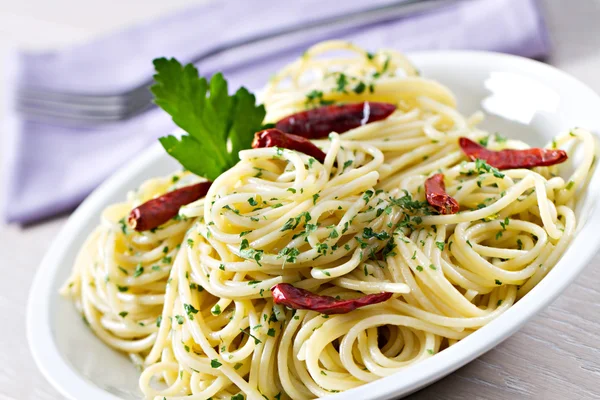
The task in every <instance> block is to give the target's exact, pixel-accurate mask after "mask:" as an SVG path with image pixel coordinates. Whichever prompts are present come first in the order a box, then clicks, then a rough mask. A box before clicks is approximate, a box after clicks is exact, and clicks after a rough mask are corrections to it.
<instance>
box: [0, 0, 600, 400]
mask: <svg viewBox="0 0 600 400" xmlns="http://www.w3.org/2000/svg"><path fill="white" fill-rule="evenodd" d="M192 2H193V0H169V1H164V0H145V1H143V2H142V1H134V0H128V1H123V0H86V1H79V0H52V1H48V0H21V1H19V2H16V1H12V2H10V3H9V2H8V1H7V0H4V1H2V6H1V7H0V57H2V56H3V54H4V53H5V50H6V49H8V48H9V47H10V46H12V45H15V44H19V45H22V46H27V47H30V48H48V47H52V46H56V45H63V44H68V43H73V42H76V41H84V40H87V39H89V38H91V37H93V36H95V35H98V34H102V33H105V32H108V31H111V30H114V29H118V28H119V27H123V26H126V25H128V24H131V23H134V22H136V21H140V20H144V19H147V18H152V17H154V16H157V15H160V14H161V13H163V12H167V11H171V10H174V9H176V8H180V7H183V6H185V5H186V4H189V3H192ZM542 4H543V6H544V9H545V15H546V20H547V23H548V25H549V27H550V30H551V35H552V41H553V44H554V55H553V57H552V59H551V60H550V62H551V63H552V64H554V65H556V66H558V67H559V68H561V69H563V70H565V71H567V72H569V73H571V74H573V75H574V76H576V77H578V78H579V79H581V80H582V81H584V82H586V83H587V84H588V85H590V86H591V87H592V88H593V89H595V90H596V91H598V92H600V23H599V21H600V0H543V1H542ZM1 65H2V64H1V63H0V76H2V71H1V68H2V66H1ZM0 84H2V82H0ZM598 112H600V110H598ZM0 137H2V134H1V133H0ZM0 161H1V160H0ZM0 165H1V164H0ZM64 222H65V217H62V218H57V219H54V220H52V221H48V222H44V223H41V224H38V225H35V226H31V227H28V228H19V227H16V226H6V225H0V261H1V264H0V265H1V278H0V316H1V321H2V325H1V328H0V400H6V399H18V400H57V399H62V397H61V396H60V395H59V394H58V393H57V391H56V390H55V389H53V388H52V387H51V386H50V384H49V383H48V382H46V380H45V379H44V378H43V377H42V376H41V374H40V373H39V372H38V370H37V368H36V366H35V364H34V362H33V359H32V357H31V355H30V354H29V350H28V347H27V341H26V338H25V308H26V302H27V295H28V291H29V287H30V284H31V280H32V278H33V275H34V273H35V270H36V269H37V267H38V264H39V262H40V260H41V258H42V256H43V254H44V252H45V251H46V250H47V248H48V246H49V245H50V243H51V241H52V239H53V237H54V236H55V235H56V233H57V232H58V230H59V229H60V228H61V226H62V225H63V224H64ZM599 289H600V256H596V257H595V259H594V260H593V262H592V263H591V264H590V265H589V266H588V268H587V269H586V270H585V272H584V273H583V274H582V276H581V277H580V278H579V279H578V280H577V282H576V283H574V284H573V285H571V286H570V288H569V289H568V290H567V291H566V292H565V293H564V294H563V295H562V296H561V297H560V298H559V299H558V300H557V301H556V302H555V303H554V304H552V305H551V306H550V307H549V308H548V309H547V310H546V311H545V312H543V313H542V314H541V315H539V316H537V317H536V318H534V320H533V321H531V322H530V323H529V324H527V325H526V326H525V327H524V328H523V329H522V330H521V331H519V332H518V333H517V334H515V335H514V336H513V337H511V338H510V339H508V340H507V341H505V342H504V343H502V344H501V345H500V346H498V347H496V348H495V349H494V350H492V351H490V352H488V353H487V354H485V355H483V356H482V357H480V358H479V359H477V360H476V361H474V362H472V363H470V364H469V365H467V366H466V367H463V368H462V369H460V370H458V371H457V372H455V373H453V374H452V375H450V376H448V377H447V378H445V379H443V380H441V381H440V382H438V383H436V384H434V385H432V386H430V387H428V388H427V389H425V390H422V391H421V392H419V393H417V394H415V395H413V396H412V397H411V398H414V399H526V398H532V399H600V290H599ZM399 379H402V378H401V377H399ZM82 400H85V399H82Z"/></svg>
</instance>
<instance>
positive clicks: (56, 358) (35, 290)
mask: <svg viewBox="0 0 600 400" xmlns="http://www.w3.org/2000/svg"><path fill="white" fill-rule="evenodd" d="M406 55H407V57H408V58H409V59H411V61H414V63H415V64H416V65H417V66H419V63H420V62H424V63H428V62H429V63H431V62H434V61H435V62H440V60H445V61H447V60H449V59H455V58H463V59H468V60H469V62H474V61H476V62H483V63H490V61H493V62H500V63H505V62H510V63H513V64H514V63H516V66H517V67H520V68H522V69H523V70H526V71H532V70H534V71H535V72H536V73H537V72H539V73H542V74H544V75H550V76H554V77H556V79H557V82H558V81H562V82H564V83H565V84H567V85H569V86H571V85H574V86H576V88H575V89H577V92H587V97H590V96H591V98H593V99H594V100H595V102H596V103H597V104H596V106H597V107H598V108H599V109H600V96H599V95H598V94H596V93H595V92H594V91H593V90H592V89H591V88H589V87H588V86H587V85H586V84H584V83H583V82H581V81H579V80H578V79H577V78H575V77H573V76H571V75H569V74H567V73H566V72H563V71H561V70H559V69H558V68H556V67H553V66H551V65H547V64H544V63H541V62H539V61H535V60H531V59H527V58H524V57H520V56H515V55H509V54H504V53H497V52H489V51H472V50H432V51H413V52H407V53H406ZM513 68H514V66H513ZM588 106H589V105H588ZM594 122H596V123H597V124H598V126H594V127H590V128H593V129H594V128H595V129H597V130H598V131H597V132H595V136H596V138H597V137H598V135H600V117H598V118H597V120H596V119H594ZM163 156H164V151H163V149H162V147H161V146H160V144H159V143H155V144H153V145H151V146H150V147H149V148H147V149H146V150H144V151H143V152H142V153H141V154H140V155H138V156H136V157H134V158H133V159H131V160H130V161H129V162H128V163H127V164H126V165H124V166H123V167H121V168H120V169H119V170H118V171H117V172H116V173H114V174H112V175H111V176H110V177H109V178H108V179H106V180H105V181H104V182H103V183H102V184H101V185H100V186H98V188H96V189H95V190H94V191H93V192H92V193H91V194H90V195H89V196H88V197H87V198H86V199H85V200H84V201H83V203H82V204H81V205H80V206H79V207H78V208H77V209H76V210H75V211H74V212H73V214H72V215H71V216H70V217H69V218H68V220H67V222H66V223H65V225H64V226H63V227H62V228H61V230H60V232H59V233H58V235H57V236H56V237H55V239H54V240H53V242H52V244H51V245H50V247H49V249H48V251H47V252H46V254H45V255H44V257H43V259H42V261H41V263H40V266H39V267H38V270H37V271H36V273H35V277H34V280H33V283H32V285H31V287H30V291H29V296H28V302H27V303H28V304H27V311H26V314H27V315H26V334H27V341H28V344H29V349H30V352H31V354H32V356H33V358H34V361H35V363H36V365H37V367H38V369H39V370H40V371H41V372H42V374H43V375H44V377H45V378H46V379H47V380H48V381H49V382H50V384H51V385H52V386H53V387H54V388H55V389H57V390H58V391H59V392H60V393H61V394H62V395H64V396H65V397H67V398H68V399H72V400H76V399H78V398H81V397H78V396H81V395H85V396H86V399H89V400H119V397H117V396H115V395H113V394H111V393H109V392H107V391H105V390H103V389H101V388H100V387H98V386H96V385H95V384H94V383H92V382H89V381H88V380H87V378H85V377H84V376H83V375H81V374H80V373H78V372H76V371H75V370H74V369H73V368H72V367H71V366H70V365H69V363H68V362H67V360H65V359H64V358H63V357H62V355H61V353H60V352H59V350H58V347H57V345H56V343H55V340H54V338H53V333H52V330H51V324H50V313H49V312H45V313H44V312H42V313H40V312H39V310H40V309H43V310H47V309H48V308H47V307H46V306H47V304H48V301H47V299H49V298H50V296H58V293H54V292H53V290H52V285H51V284H52V282H53V277H54V276H55V275H56V274H57V273H58V271H59V270H60V268H65V267H64V266H62V265H61V262H60V260H61V259H62V258H64V257H65V253H66V252H67V248H68V247H69V243H70V242H71V241H72V240H73V238H74V236H75V233H76V231H77V230H78V229H79V226H80V225H81V224H83V223H84V221H86V215H87V216H88V217H89V216H91V215H93V214H94V210H96V209H98V208H99V207H100V208H101V207H102V206H103V203H104V200H105V199H104V198H105V197H106V196H107V195H108V193H109V192H110V189H111V187H114V186H118V185H120V184H122V183H124V182H126V181H128V180H130V179H131V176H133V175H135V173H136V172H137V171H139V170H140V169H142V168H144V166H145V165H148V163H150V162H152V161H153V160H155V159H157V158H160V157H163ZM599 169H600V167H599V165H598V164H597V165H595V166H594V170H593V176H592V178H591V180H590V182H589V183H588V188H590V187H593V186H592V185H593V184H600V172H599ZM588 190H589V189H588ZM593 193H596V194H597V195H598V194H600V189H596V190H595V191H594V192H593ZM597 223H600V211H599V210H598V207H594V208H593V209H592V211H591V212H590V214H589V216H588V219H587V221H586V223H585V225H584V226H583V227H582V228H581V229H580V230H579V231H578V232H577V233H576V235H575V237H574V238H573V239H572V242H571V243H570V244H569V246H568V248H567V250H566V252H565V255H566V254H570V253H576V254H577V260H576V262H575V263H573V264H574V265H573V264H571V265H567V262H566V261H565V257H564V256H563V257H561V259H560V260H559V261H558V263H557V264H556V265H555V267H554V268H553V269H552V270H551V271H550V272H549V273H548V275H547V276H546V277H545V278H544V279H542V281H541V282H539V283H538V284H537V285H536V286H535V287H534V288H533V289H532V291H531V292H530V293H529V294H528V295H527V296H524V297H523V298H522V299H520V300H519V302H517V303H515V305H513V306H512V307H510V308H509V309H508V310H507V311H505V312H504V313H503V314H502V315H500V316H499V317H498V318H496V319H494V320H493V321H491V322H490V323H488V324H487V325H485V326H483V327H482V328H480V329H478V330H477V331H476V332H474V333H472V334H471V335H469V336H468V337H467V338H465V339H463V340H461V341H459V342H458V343H457V344H455V345H453V346H452V347H449V348H447V349H445V350H444V351H442V352H440V353H438V354H436V355H435V356H433V357H430V358H428V359H426V360H423V361H421V362H419V363H417V364H414V365H411V366H410V367H407V369H406V372H405V374H408V377H406V376H404V377H403V380H402V382H403V383H402V384H401V385H398V384H394V382H395V381H396V382H397V379H395V378H397V374H398V372H397V373H394V374H392V375H390V376H387V377H384V378H381V379H378V380H376V381H374V382H371V383H367V384H364V385H361V386H359V387H357V388H354V389H351V391H346V392H342V393H339V394H333V395H331V396H327V397H326V399H329V400H342V398H344V397H345V396H348V395H349V394H351V395H353V396H358V397H357V398H365V399H367V398H368V399H372V400H379V399H386V398H390V397H393V396H394V395H395V393H394V392H395V391H401V392H402V395H403V396H404V395H408V394H410V393H412V392H414V391H415V390H417V389H419V388H422V387H424V386H426V385H429V384H431V383H432V382H434V381H436V380H438V379H441V378H442V377H444V376H446V375H448V374H450V373H452V372H453V371H455V370H456V369H458V368H459V367H461V366H463V365H466V364H467V363H469V362H471V361H472V360H474V359H475V358H477V357H479V356H480V355H482V354H484V353H485V352H487V351H489V350H490V349H492V348H493V347H495V346H496V345H498V344H499V343H501V342H502V341H504V340H506V339H507V338H508V337H509V336H511V335H513V334H514V333H515V332H516V331H517V330H518V329H519V328H521V326H523V325H524V324H525V323H527V322H529V321H530V320H531V318H532V317H533V316H534V315H535V314H537V313H539V312H541V311H542V310H543V309H545V308H546V307H547V306H548V305H549V304H550V303H551V302H552V301H554V300H555V299H556V298H557V297H558V296H559V295H560V294H562V293H563V291H564V290H565V289H566V288H567V286H569V285H570V284H571V283H572V282H573V281H574V280H575V279H576V278H577V277H578V276H579V274H580V273H581V272H582V271H583V269H584V268H585V267H587V266H588V264H589V262H590V260H591V259H592V257H593V256H594V255H595V254H596V252H597V249H598V248H599V247H600V235H597V234H596V235H594V234H588V235H587V236H586V237H585V239H580V240H577V238H578V237H579V236H585V234H586V233H590V232H591V233H593V227H594V225H595V224H597ZM567 261H568V260H567ZM559 273H560V274H561V276H560V277H559V276H558V274H559ZM551 276H552V277H553V278H552V279H549V277H551ZM555 276H556V277H555ZM494 330H495V331H494ZM486 336H487V337H486ZM461 353H462V354H461ZM406 381H408V382H406ZM361 396H362V397H361ZM346 398H347V397H346Z"/></svg>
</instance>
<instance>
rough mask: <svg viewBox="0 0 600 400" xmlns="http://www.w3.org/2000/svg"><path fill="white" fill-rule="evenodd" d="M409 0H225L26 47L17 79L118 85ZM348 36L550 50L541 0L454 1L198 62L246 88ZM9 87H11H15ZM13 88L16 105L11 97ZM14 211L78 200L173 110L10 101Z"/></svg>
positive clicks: (9, 202)
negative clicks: (130, 111) (56, 111)
mask: <svg viewBox="0 0 600 400" xmlns="http://www.w3.org/2000/svg"><path fill="white" fill-rule="evenodd" d="M395 3H398V0H370V1H368V2H366V1H363V0H345V1H322V0H305V1H296V2H282V1H276V0H255V1H251V2H250V1H244V0H237V1H234V0H229V1H227V0H222V1H219V2H214V3H211V4H208V5H203V6H196V7H194V8H190V9H187V10H184V11H183V12H179V13H176V14H173V15H169V16H166V17H164V18H162V19H159V20H155V21H150V22H148V23H145V24H143V25H139V26H136V27H133V28H131V29H127V30H125V31H121V32H118V33H115V34H113V35H111V36H107V37H104V38H101V39H99V40H96V41H94V42H91V43H87V44H84V45H79V46H74V47H71V48H68V49H65V50H60V51H56V52H48V53H20V54H18V55H17V57H16V58H15V59H14V60H13V61H14V62H13V63H12V65H9V66H8V67H9V68H7V69H8V70H9V71H11V77H10V78H11V79H9V80H8V81H9V82H11V83H13V84H14V85H15V86H16V85H18V84H19V83H22V82H26V83H27V84H29V85H34V86H39V87H44V88H56V89H59V90H62V91H75V92H87V93H114V92H120V91H123V90H126V89H128V88H131V87H135V86H136V84H139V83H141V82H143V81H145V80H146V79H147V78H148V77H149V76H151V74H152V62H151V61H152V59H154V58H156V57H160V56H168V57H177V58H178V59H180V60H181V61H184V62H185V61H186V60H191V59H193V58H194V56H196V55H198V54H200V53H203V52H204V51H207V50H210V49H212V48H215V47H216V46H219V45H222V44H225V43H229V42H230V41H232V40H236V39H241V38H244V37H248V35H256V34H257V33H266V32H270V31H272V30H276V29H277V28H282V27H286V26H291V25H302V24H305V23H307V22H310V21H318V20H320V19H324V18H328V17H334V16H336V15H343V14H346V13H349V12H354V11H361V10H368V9H371V8H373V7H376V6H384V5H389V4H395ZM331 38H340V39H346V40H351V41H353V42H355V43H357V44H359V45H361V46H364V47H365V48H368V49H371V50H375V49H377V48H380V47H392V48H397V49H399V50H402V51H407V50H415V49H480V50H493V51H501V52H507V53H513V54H518V55H522V56H526V57H544V56H546V55H547V54H548V51H549V46H548V41H547V33H546V30H545V27H544V25H543V22H542V21H541V18H540V12H539V10H538V7H537V3H536V1H535V0H470V1H459V2H452V3H444V4H443V5H441V6H440V7H436V8H433V9H429V10H427V11H415V12H414V13H412V14H409V15H404V16H402V17H397V18H390V17H389V16H387V17H386V16H385V15H383V16H381V18H380V19H379V20H377V21H369V22H368V23H365V22H364V21H363V22H361V21H360V19H358V20H356V21H353V22H352V24H350V25H349V24H345V25H343V26H331V27H325V28H320V29H311V30H307V31H303V32H301V33H298V34H293V35H291V36H289V37H285V38H280V39H275V40H269V41H267V42H262V43H259V44H256V45H252V46H249V47H247V48H242V49H236V50H233V51H229V52H225V53H222V54H220V55H219V56H216V57H214V58H211V59H209V60H207V61H206V62H203V63H201V64H200V65H198V68H199V70H200V72H201V73H202V74H206V75H210V74H212V73H214V72H216V71H223V72H224V74H225V76H226V78H227V79H228V80H229V82H230V88H232V89H234V88H237V87H238V86H241V85H244V86H246V87H248V88H249V89H251V90H256V89H258V88H260V87H261V86H262V85H264V84H265V83H266V81H267V80H268V77H269V76H270V75H272V74H273V73H274V72H275V71H277V70H278V69H279V68H280V67H282V66H283V65H285V64H286V63H288V62H289V61H291V60H293V59H294V58H295V57H297V56H299V55H300V54H301V53H302V52H303V51H304V49H306V47H308V46H310V45H311V44H314V43H316V42H318V41H321V40H325V39H331ZM13 89H14V87H13V88H10V87H9V90H13ZM10 100H11V99H10V93H9V101H8V102H7V103H8V106H9V108H10V107H11V101H10ZM7 115H8V117H7V118H6V126H5V128H6V132H7V134H8V140H7V142H8V144H7V146H6V147H5V149H6V150H5V151H6V157H5V159H6V161H7V165H6V166H5V168H4V170H5V172H6V174H7V175H6V177H5V178H6V179H5V182H6V185H7V187H6V190H4V191H3V193H5V196H4V197H5V198H4V216H5V219H6V220H7V221H9V222H19V223H30V222H34V221H36V220H40V219H43V218H47V217H50V216H52V215H55V214H57V213H60V212H64V211H67V210H70V209H72V208H73V207H75V206H76V205H77V204H79V202H81V201H82V200H83V198H84V197H85V196H87V195H88V194H89V193H90V192H91V191H92V190H93V189H94V188H95V187H96V186H97V185H98V184H99V183H100V182H102V181H103V180H104V179H105V178H106V177H108V176H109V175H110V174H111V173H113V172H114V171H115V169H117V168H118V167H119V166H121V165H123V164H124V163H125V162H126V161H128V160H129V159H130V158H131V157H132V156H135V155H136V154H138V153H139V152H140V151H141V150H142V149H143V148H145V147H147V146H148V145H149V144H150V143H153V142H154V141H155V140H156V138H157V137H159V136H162V135H165V134H168V133H169V132H170V131H171V130H172V129H173V128H174V125H173V123H172V121H171V120H170V118H169V116H168V115H167V114H166V113H164V112H163V111H161V110H159V109H152V110H150V111H148V112H146V113H145V114H142V115H139V116H137V117H135V118H132V119H130V120H127V121H124V122H119V123H110V124H104V125H96V126H73V125H71V126H61V125H60V124H58V123H49V122H39V121H35V120H33V119H30V118H27V117H26V116H23V115H17V114H16V113H15V112H13V111H11V110H10V109H9V110H8V112H7Z"/></svg>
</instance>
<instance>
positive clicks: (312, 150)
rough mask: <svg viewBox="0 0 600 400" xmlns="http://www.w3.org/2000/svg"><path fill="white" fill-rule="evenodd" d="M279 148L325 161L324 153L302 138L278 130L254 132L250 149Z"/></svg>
mask: <svg viewBox="0 0 600 400" xmlns="http://www.w3.org/2000/svg"><path fill="white" fill-rule="evenodd" d="M262 147H281V148H284V149H288V150H296V151H299V152H302V153H304V154H306V155H309V156H311V157H314V158H316V159H317V160H318V161H319V162H321V163H322V162H324V161H325V153H323V151H322V150H321V149H319V148H318V147H317V146H315V145H314V144H313V143H312V142H311V141H310V140H308V139H306V138H303V137H302V136H298V135H292V134H290V133H283V132H281V131H280V130H279V129H275V128H271V129H265V130H264V131H260V132H256V133H255V134H254V140H253V141H252V148H253V149H258V148H262Z"/></svg>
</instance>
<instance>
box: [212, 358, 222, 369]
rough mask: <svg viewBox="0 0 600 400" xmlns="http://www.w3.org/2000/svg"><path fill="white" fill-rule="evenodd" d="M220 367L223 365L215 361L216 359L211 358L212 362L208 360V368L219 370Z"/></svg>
mask: <svg viewBox="0 0 600 400" xmlns="http://www.w3.org/2000/svg"><path fill="white" fill-rule="evenodd" d="M221 365H223V364H221V363H220V362H219V360H217V359H216V358H213V359H212V360H210V367H211V368H219V367H220V366H221Z"/></svg>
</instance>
